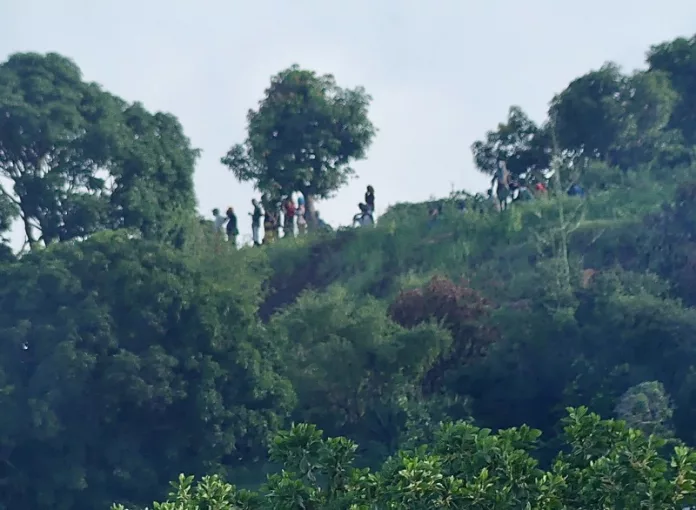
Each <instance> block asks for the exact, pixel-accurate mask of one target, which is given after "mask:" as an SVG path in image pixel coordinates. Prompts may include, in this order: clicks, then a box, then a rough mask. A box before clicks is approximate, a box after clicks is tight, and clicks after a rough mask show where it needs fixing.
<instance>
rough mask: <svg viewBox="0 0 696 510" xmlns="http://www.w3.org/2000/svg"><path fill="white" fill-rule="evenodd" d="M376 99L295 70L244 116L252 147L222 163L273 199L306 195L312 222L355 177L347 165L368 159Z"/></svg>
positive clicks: (247, 144)
mask: <svg viewBox="0 0 696 510" xmlns="http://www.w3.org/2000/svg"><path fill="white" fill-rule="evenodd" d="M371 99H372V98H371V97H370V96H369V95H367V94H366V93H365V90H364V89H363V88H362V87H357V88H354V89H344V88H340V87H339V86H338V85H336V81H335V79H334V77H333V76H331V75H324V76H318V75H317V74H316V73H314V72H312V71H307V70H303V69H300V68H299V67H298V66H296V65H294V66H292V67H290V68H289V69H286V70H284V71H281V72H280V73H278V74H277V75H276V76H274V77H273V78H271V85H270V87H269V88H268V89H266V91H265V97H264V98H263V100H261V102H260V103H259V107H258V109H257V110H255V111H254V110H249V113H248V114H247V130H248V132H247V139H246V140H245V141H244V143H242V144H237V145H235V146H233V147H232V148H231V149H230V150H229V152H228V153H227V155H226V156H225V157H223V158H222V160H221V161H222V163H223V164H224V165H226V166H228V167H229V168H230V170H231V171H232V172H233V173H234V175H235V177H236V178H237V179H238V180H240V181H251V182H253V183H254V184H255V186H256V188H257V189H259V190H261V191H263V192H264V193H267V194H268V195H269V196H271V197H273V198H279V196H280V195H288V194H290V193H292V192H294V191H299V192H301V193H302V194H303V195H304V197H305V201H306V204H307V211H308V217H309V219H310V220H311V221H313V220H314V199H315V198H328V197H330V196H331V195H332V194H333V193H335V192H336V191H337V190H338V189H339V188H340V187H341V186H343V185H344V184H345V183H346V182H347V181H348V179H349V178H350V177H351V176H352V175H353V174H354V170H353V169H352V168H351V167H350V163H351V162H352V161H356V160H360V159H362V158H364V157H365V154H366V151H367V149H368V148H369V146H370V144H371V142H372V139H373V137H374V135H375V128H374V126H373V125H372V123H371V122H370V120H369V118H368V116H367V114H368V107H369V105H370V101H371Z"/></svg>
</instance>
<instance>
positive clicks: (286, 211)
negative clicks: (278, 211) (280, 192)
mask: <svg viewBox="0 0 696 510" xmlns="http://www.w3.org/2000/svg"><path fill="white" fill-rule="evenodd" d="M283 219H284V221H283V235H284V236H285V237H288V236H289V237H293V236H294V235H295V202H293V201H292V197H288V198H287V199H286V200H285V203H284V204H283Z"/></svg>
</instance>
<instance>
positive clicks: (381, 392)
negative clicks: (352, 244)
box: [268, 286, 451, 447]
mask: <svg viewBox="0 0 696 510" xmlns="http://www.w3.org/2000/svg"><path fill="white" fill-rule="evenodd" d="M268 329H269V333H270V336H271V338H273V340H274V342H276V344H278V345H281V346H283V348H284V349H286V351H285V356H284V361H285V363H286V369H287V375H288V377H289V379H290V380H291V381H292V382H293V386H294V387H295V390H296V391H297V395H298V400H299V401H300V402H301V405H300V407H299V408H298V409H297V411H296V414H295V418H297V419H298V420H301V421H306V422H308V421H311V422H312V423H317V424H318V425H321V426H322V427H325V428H326V429H327V430H332V431H335V432H337V433H343V434H347V433H350V434H351V435H353V436H354V435H362V437H363V439H365V440H367V441H374V442H375V444H380V445H387V446H389V447H390V446H394V443H395V442H396V441H397V440H398V436H399V433H400V431H401V429H402V426H403V420H404V417H403V416H402V415H403V412H402V409H401V407H400V406H399V401H400V399H401V401H403V399H405V398H409V397H414V398H415V397H417V396H418V394H417V393H416V394H415V395H414V394H413V393H412V392H411V390H412V389H413V388H419V387H420V385H421V384H422V379H423V377H424V376H425V375H426V374H427V372H428V371H429V370H430V369H431V368H432V366H433V364H434V363H435V362H436V361H437V360H438V359H439V358H441V357H442V355H443V352H447V351H448V350H449V346H450V344H451V337H450V335H449V334H448V333H447V332H446V331H443V330H441V329H439V328H437V327H435V326H433V325H430V324H422V325H420V326H419V327H416V328H414V329H412V330H405V329H403V328H401V327H399V326H398V325H397V324H395V323H394V322H392V321H390V320H389V318H388V317H387V314H386V310H385V309H384V307H383V306H380V304H379V303H378V302H377V301H376V300H374V299H366V300H359V301H357V300H356V299H355V298H354V297H353V296H351V295H350V294H348V293H347V292H346V291H345V289H343V288H341V287H338V286H336V287H332V288H330V289H329V290H328V291H327V292H323V293H315V292H305V293H303V294H301V295H300V296H299V298H298V299H297V301H296V302H295V303H294V304H293V305H291V306H289V307H288V308H286V309H285V310H283V311H282V312H279V313H277V314H276V315H274V316H273V318H272V319H271V321H270V324H269V328H268Z"/></svg>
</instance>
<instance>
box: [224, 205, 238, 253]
mask: <svg viewBox="0 0 696 510" xmlns="http://www.w3.org/2000/svg"><path fill="white" fill-rule="evenodd" d="M226 228H227V240H228V241H229V242H230V243H232V246H233V247H234V248H236V247H237V236H238V235H239V230H238V229H237V215H236V214H235V213H234V209H233V208H232V207H229V208H228V209H227V227H226Z"/></svg>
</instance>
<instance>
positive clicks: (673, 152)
mask: <svg viewBox="0 0 696 510" xmlns="http://www.w3.org/2000/svg"><path fill="white" fill-rule="evenodd" d="M647 64H648V66H647V69H646V70H644V71H638V72H635V73H631V74H626V73H624V72H622V71H621V70H620V69H618V68H617V67H616V66H613V65H606V66H604V67H603V68H601V69H599V70H595V71H591V72H589V73H588V74H586V75H584V76H582V77H580V78H578V79H577V80H574V81H573V82H572V83H570V84H569V85H568V87H567V88H566V89H565V90H564V91H562V92H561V93H559V94H558V95H557V96H556V97H554V98H552V100H551V102H550V108H549V116H548V119H547V121H546V122H544V123H543V124H542V125H536V124H534V123H533V122H531V121H530V120H529V119H528V118H527V116H526V115H525V114H524V112H523V110H522V109H521V108H519V107H512V108H511V109H510V114H509V117H508V118H507V119H506V120H505V121H504V122H502V123H501V124H500V125H499V126H497V127H496V128H495V129H494V130H492V131H490V132H489V133H486V134H485V135H484V136H483V138H482V140H481V141H478V142H475V143H473V144H472V152H473V156H474V161H475V163H476V166H477V168H478V169H479V170H480V171H481V172H484V173H486V174H489V175H493V174H494V173H495V172H496V168H498V165H499V164H500V162H504V163H505V164H506V167H507V169H508V170H509V171H510V174H511V178H512V179H513V180H514V181H515V182H517V183H519V184H520V185H522V186H524V185H526V186H528V187H529V188H530V189H534V186H535V185H536V184H544V185H545V186H546V187H548V191H547V192H545V193H543V192H539V193H536V194H535V198H534V200H531V201H522V200H515V201H514V202H512V203H511V204H509V206H508V207H507V208H506V209H505V210H503V211H498V210H496V208H495V207H494V206H493V202H491V201H488V200H486V199H485V198H480V197H474V196H471V195H469V194H467V193H466V192H465V191H462V192H460V193H456V194H453V195H452V196H451V197H442V198H441V199H438V200H433V201H431V202H428V203H423V204H398V205H395V206H393V207H391V208H390V209H389V210H388V211H387V212H386V213H385V214H384V215H382V216H381V217H380V218H378V222H377V224H376V225H375V226H374V227H360V228H344V229H340V230H338V231H335V232H333V231H326V230H323V229H321V228H320V224H319V221H318V217H317V216H316V215H315V214H314V212H315V211H314V202H315V200H317V199H322V198H326V197H328V196H330V195H331V194H332V193H334V192H336V191H338V190H339V189H340V188H341V186H343V185H344V184H345V183H346V182H347V180H348V179H349V178H350V177H351V173H352V171H351V170H350V163H351V162H353V161H355V160H359V159H362V158H364V157H366V156H367V155H368V149H369V146H370V143H371V140H372V138H373V137H374V136H375V132H376V131H375V128H374V126H373V125H372V123H371V122H370V120H369V117H368V113H369V104H370V97H369V95H367V93H366V92H365V90H363V89H361V88H357V89H343V88H341V87H339V86H338V85H337V84H336V83H335V80H334V79H333V78H332V77H327V76H318V75H316V74H315V73H312V72H310V71H306V70H302V69H300V68H298V67H292V68H289V69H287V70H284V71H282V72H281V73H279V74H278V75H276V76H274V77H273V78H272V80H271V85H270V87H269V89H268V90H267V91H266V97H265V99H264V100H263V101H262V102H261V103H260V104H259V106H258V108H257V110H254V111H252V112H251V113H250V115H249V125H248V137H247V139H246V140H245V141H244V142H243V143H242V144H237V145H233V146H232V148H231V149H230V151H229V152H228V154H226V155H224V156H223V157H222V158H221V161H222V163H223V164H225V165H227V166H228V167H229V168H230V170H231V171H232V172H234V174H235V176H236V177H237V178H238V179H240V180H242V181H250V182H253V183H254V184H255V185H256V186H257V188H258V189H259V191H260V192H262V193H263V194H264V199H263V205H264V208H265V210H266V211H265V212H266V216H267V218H266V222H267V224H268V225H270V226H269V228H268V229H266V239H267V242H266V243H265V244H263V245H260V246H251V247H244V248H241V249H238V248H237V247H236V245H234V243H233V242H231V241H230V240H228V239H226V238H225V236H223V235H222V234H221V232H216V231H215V230H214V229H213V228H212V226H211V225H210V222H207V221H205V220H204V219H201V218H199V217H197V214H196V211H195V203H194V199H193V197H194V196H195V194H194V190H193V179H192V176H193V172H194V169H195V162H196V158H197V156H198V151H197V150H196V149H195V148H193V147H191V144H190V142H189V141H188V139H187V138H186V136H185V135H184V131H183V127H182V126H181V125H180V124H179V122H178V120H177V119H176V118H174V117H173V116H171V115H168V114H164V113H151V112H148V111H147V110H145V109H144V107H143V106H142V105H140V104H138V103H134V104H129V103H127V102H126V101H124V100H121V99H120V98H117V97H115V96H113V95H111V94H109V93H108V92H106V91H104V90H103V89H101V88H100V87H98V86H97V85H95V84H91V83H86V82H84V81H83V80H82V77H81V74H80V71H79V68H78V67H77V66H76V65H75V64H74V63H72V62H71V61H69V60H68V59H66V58H64V57H61V56H59V55H56V54H48V55H38V54H17V55H14V56H12V57H11V58H10V59H9V60H8V61H7V62H5V63H4V64H2V65H0V174H1V175H2V176H3V177H4V179H5V181H4V182H9V184H4V185H3V187H1V188H0V232H7V231H8V229H9V226H10V224H11V222H12V221H13V220H15V219H17V220H20V221H21V223H22V225H23V226H24V229H25V234H26V241H27V243H26V246H25V249H23V250H22V251H21V252H20V253H13V252H12V250H11V249H10V248H9V246H8V245H7V244H3V245H2V250H0V253H1V254H2V261H1V262H0V402H1V403H2V406H3V412H2V414H1V415H0V479H1V480H2V481H3V484H2V488H1V489H0V509H12V510H14V509H16V508H22V509H27V510H44V509H46V510H48V509H51V510H53V509H59V510H92V509H94V508H105V509H106V508H110V507H111V505H112V504H113V503H114V502H117V503H116V505H123V506H115V508H129V509H131V510H135V509H142V508H144V507H145V505H147V504H149V503H150V502H151V501H153V500H160V501H162V500H165V499H166V498H167V497H169V498H170V501H169V502H167V503H163V504H162V505H161V506H157V508H161V509H163V510H166V509H172V510H174V509H177V510H194V509H198V508H241V509H278V510H280V509H300V508H302V509H304V510H307V509H316V510H319V509H351V510H358V509H359V510H368V509H374V510H377V509H387V508H389V509H404V510H406V509H415V510H419V509H423V510H425V509H432V508H456V509H460V508H461V509H463V508H476V509H490V510H492V509H496V510H497V509H507V508H527V509H530V510H555V509H559V510H560V509H586V508H607V509H609V508H616V509H619V508H631V509H633V508H650V509H656V510H657V509H659V510H664V509H670V508H675V509H677V508H679V509H681V508H683V507H685V506H687V505H695V504H696V485H695V484H696V452H695V451H694V450H693V449H692V447H693V446H694V445H695V444H696V436H694V427H693V424H694V423H696V405H695V404H696V308H695V306H696V292H695V291H694V289H695V288H696V286H695V284H696V239H695V238H694V236H695V235H696V234H695V232H696V200H695V199H696V118H695V117H694V114H693V112H694V111H696V110H695V109H694V108H693V106H694V101H696V96H695V95H694V90H696V87H694V85H696V38H694V39H691V40H681V39H678V40H675V41H672V42H669V43H665V44H663V45H660V46H656V47H654V48H652V49H651V50H650V52H649V53H648V58H647ZM573 184H578V185H580V186H582V188H583V189H584V191H585V195H584V196H582V197H578V196H569V193H568V190H569V188H570V187H571V185H573ZM293 193H301V194H302V195H303V197H304V199H305V200H306V214H305V216H304V217H305V218H306V220H307V224H308V229H309V232H308V233H307V234H306V235H297V236H290V235H288V236H286V237H284V238H281V239H278V240H275V241H274V242H271V241H272V236H271V235H269V232H270V230H271V228H270V227H271V226H272V221H273V218H272V217H271V216H272V215H273V214H274V213H273V212H272V209H273V208H274V207H275V205H274V204H275V203H277V202H279V201H281V199H284V198H286V197H288V196H290V195H292V194H293ZM462 201H464V202H462ZM462 204H464V205H465V207H464V208H462ZM433 210H439V211H440V212H439V214H438V215H437V216H433V215H432V211H433ZM269 222H270V223H269ZM234 236H235V233H234V232H233V231H231V239H234ZM593 413H596V414H593ZM599 416H602V417H604V420H602V419H600V418H599ZM281 468H283V470H281ZM182 472H183V473H187V474H191V475H194V476H196V477H198V480H199V482H195V481H194V479H192V478H186V477H184V476H182V477H180V478H178V480H179V482H178V483H177V484H175V485H176V486H175V488H174V489H173V491H174V492H173V493H172V494H171V495H169V496H167V488H168V484H169V482H170V481H171V480H177V477H178V476H179V474H180V473H182ZM204 475H210V477H209V478H203V479H201V478H200V477H202V476H204ZM230 484H234V486H233V485H230ZM237 487H245V489H244V490H241V489H237Z"/></svg>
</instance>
